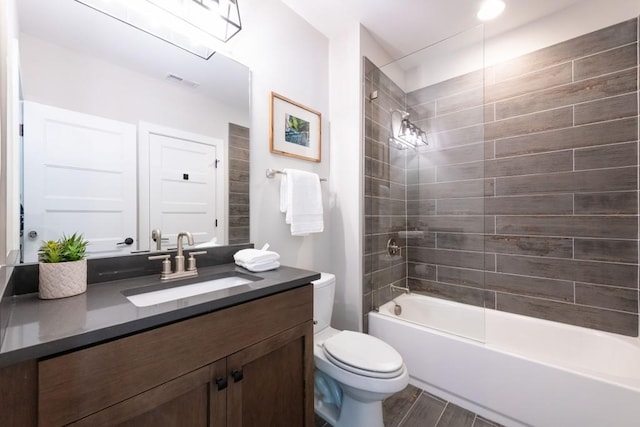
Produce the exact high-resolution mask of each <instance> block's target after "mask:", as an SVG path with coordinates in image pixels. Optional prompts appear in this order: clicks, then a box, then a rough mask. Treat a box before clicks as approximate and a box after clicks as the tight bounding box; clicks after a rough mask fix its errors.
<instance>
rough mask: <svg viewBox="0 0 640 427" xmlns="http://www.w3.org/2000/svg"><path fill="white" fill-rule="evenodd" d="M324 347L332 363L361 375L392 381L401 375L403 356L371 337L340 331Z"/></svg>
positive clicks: (325, 342)
mask: <svg viewBox="0 0 640 427" xmlns="http://www.w3.org/2000/svg"><path fill="white" fill-rule="evenodd" d="M322 347H323V349H324V353H325V355H326V356H327V358H328V359H330V360H331V361H332V362H333V363H335V364H336V365H338V366H340V367H341V368H343V369H345V370H348V371H350V372H353V373H356V374H359V375H365V376H369V377H376V378H393V377H396V376H398V375H400V373H401V371H402V367H403V363H402V356H400V354H399V353H398V352H397V351H396V350H395V349H394V348H393V347H391V346H390V345H389V344H387V343H386V342H384V341H382V340H380V339H378V338H376V337H373V336H371V335H367V334H361V333H359V332H352V331H341V332H339V333H337V334H336V335H334V336H332V337H331V338H328V339H327V340H325V341H324V342H323V343H322Z"/></svg>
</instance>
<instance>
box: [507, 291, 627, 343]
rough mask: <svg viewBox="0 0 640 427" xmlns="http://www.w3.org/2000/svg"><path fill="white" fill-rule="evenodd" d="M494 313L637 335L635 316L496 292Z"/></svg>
mask: <svg viewBox="0 0 640 427" xmlns="http://www.w3.org/2000/svg"><path fill="white" fill-rule="evenodd" d="M497 305H498V310H502V311H508V312H510V313H516V314H522V315H525V316H533V317H539V318H542V319H547V320H554V321H556V322H563V323H569V324H571V325H577V326H583V327H586V328H593V329H599V330H602V331H608V332H616V333H619V334H625V335H631V336H637V335H638V316H637V315H635V314H629V313H621V312H617V311H610V310H604V309H598V308H594V307H586V306H582V305H575V304H567V303H561V302H556V301H550V300H544V299H538V298H529V297H524V296H518V295H512V294H502V293H498V299H497Z"/></svg>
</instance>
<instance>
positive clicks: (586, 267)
mask: <svg viewBox="0 0 640 427" xmlns="http://www.w3.org/2000/svg"><path fill="white" fill-rule="evenodd" d="M497 260H498V265H497V267H498V271H499V272H502V273H510V274H523V275H527V276H536V277H546V278H549V279H559V280H573V281H576V282H586V283H596V284H601V285H610V286H619V287H625V288H633V289H637V288H638V267H637V266H634V265H629V264H614V263H605V262H591V261H577V260H565V259H554V258H538V257H524V256H517V255H498V258H497Z"/></svg>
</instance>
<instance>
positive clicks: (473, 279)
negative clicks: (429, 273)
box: [437, 265, 486, 288]
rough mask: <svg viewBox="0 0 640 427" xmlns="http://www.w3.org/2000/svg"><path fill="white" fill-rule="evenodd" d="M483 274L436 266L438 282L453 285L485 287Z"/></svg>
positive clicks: (478, 271) (482, 272)
mask: <svg viewBox="0 0 640 427" xmlns="http://www.w3.org/2000/svg"><path fill="white" fill-rule="evenodd" d="M485 274H486V273H485V272H484V271H482V270H470V269H466V268H457V267H447V266H443V265H440V266H438V277H437V281H438V282H443V283H450V284H453V285H464V286H473V287H474V288H484V287H485V284H484V283H485Z"/></svg>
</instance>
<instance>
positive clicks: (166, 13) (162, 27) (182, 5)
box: [76, 0, 242, 59]
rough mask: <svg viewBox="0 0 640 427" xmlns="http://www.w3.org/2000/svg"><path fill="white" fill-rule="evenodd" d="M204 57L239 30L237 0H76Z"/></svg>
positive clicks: (209, 55) (240, 26)
mask: <svg viewBox="0 0 640 427" xmlns="http://www.w3.org/2000/svg"><path fill="white" fill-rule="evenodd" d="M76 1H77V2H79V3H82V4H84V5H86V6H89V7H90V8H92V9H95V10H97V11H98V12H102V13H104V14H105V15H108V16H111V17H112V18H115V19H117V20H119V21H122V22H124V23H125V24H129V25H131V26H132V27H135V28H138V29H140V30H142V31H144V32H146V33H148V34H151V35H152V36H155V37H158V38H159V39H162V40H164V41H166V42H168V43H171V44H172V45H174V46H177V47H179V48H181V49H184V50H186V51H188V52H191V53H193V54H194V55H197V56H199V57H201V58H204V59H209V58H211V56H212V55H213V54H214V53H215V52H216V49H217V47H219V46H220V42H227V41H228V40H229V39H230V38H231V37H233V36H234V35H236V34H237V33H238V31H240V30H241V29H242V24H241V22H240V10H239V8H238V1H237V0H76Z"/></svg>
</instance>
